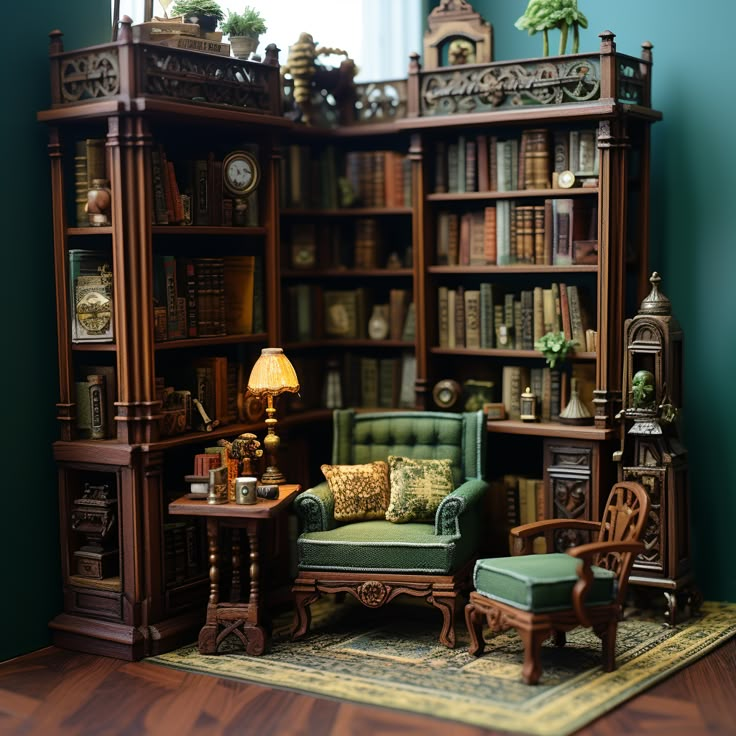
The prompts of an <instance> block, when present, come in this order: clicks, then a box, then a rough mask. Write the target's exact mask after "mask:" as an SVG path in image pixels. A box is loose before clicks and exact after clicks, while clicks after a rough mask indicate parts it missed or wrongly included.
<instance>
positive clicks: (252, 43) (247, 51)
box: [230, 36, 258, 59]
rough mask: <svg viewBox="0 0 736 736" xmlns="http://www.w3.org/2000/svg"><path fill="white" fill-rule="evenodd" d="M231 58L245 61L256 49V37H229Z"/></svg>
mask: <svg viewBox="0 0 736 736" xmlns="http://www.w3.org/2000/svg"><path fill="white" fill-rule="evenodd" d="M230 46H231V47H232V51H233V56H235V57H236V58H238V59H247V58H248V57H249V56H250V55H251V54H252V53H253V52H254V51H255V50H256V49H257V48H258V36H230Z"/></svg>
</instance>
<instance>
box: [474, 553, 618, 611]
mask: <svg viewBox="0 0 736 736" xmlns="http://www.w3.org/2000/svg"><path fill="white" fill-rule="evenodd" d="M580 564H581V563H580V560H577V559H575V558H574V557H572V556H570V555H567V554H565V553H564V552H555V553H551V554H546V555H522V556H520V557H495V558H485V559H480V560H478V561H477V562H476V563H475V569H474V571H473V583H474V585H475V589H476V590H477V591H478V593H480V594H481V595H484V596H486V597H487V598H491V599H492V600H497V601H500V602H502V603H508V604H510V605H512V606H516V607H517V608H520V609H521V610H523V611H532V612H533V613H542V612H544V611H560V610H563V609H565V608H571V607H572V589H573V587H574V586H575V583H577V581H578V579H579V578H578V576H577V568H578V565H580ZM591 570H592V572H593V578H594V579H593V584H592V585H591V586H590V588H589V590H588V594H587V596H586V598H585V602H586V605H592V606H595V605H603V604H606V603H612V602H613V600H614V599H615V598H616V592H617V591H616V587H617V581H616V576H615V574H614V573H613V572H611V570H606V569H604V568H602V567H597V566H595V565H593V566H592V567H591Z"/></svg>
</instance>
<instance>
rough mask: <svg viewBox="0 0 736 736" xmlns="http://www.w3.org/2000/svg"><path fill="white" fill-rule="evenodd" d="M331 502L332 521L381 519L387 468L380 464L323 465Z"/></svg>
mask: <svg viewBox="0 0 736 736" xmlns="http://www.w3.org/2000/svg"><path fill="white" fill-rule="evenodd" d="M322 473H323V474H324V476H325V478H326V479H327V485H329V487H330V490H331V491H332V495H333V496H334V498H335V520H336V521H366V520H368V519H384V518H385V517H386V509H387V508H388V500H389V492H388V465H387V464H386V463H385V462H384V461H383V460H377V461H376V462H373V463H365V464H364V465H323V466H322Z"/></svg>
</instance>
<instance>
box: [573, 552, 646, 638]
mask: <svg viewBox="0 0 736 736" xmlns="http://www.w3.org/2000/svg"><path fill="white" fill-rule="evenodd" d="M644 549H645V547H644V544H643V543H642V542H636V541H625V542H591V543H590V544H581V545H580V546H578V547H571V548H570V549H568V550H566V552H567V554H569V555H570V556H571V557H576V558H578V559H579V560H580V563H581V564H580V565H578V569H577V574H578V578H579V579H578V582H577V583H575V587H574V588H573V590H572V607H573V609H574V610H575V615H576V616H577V618H578V620H579V621H580V623H581V624H582V625H583V626H590V625H591V624H590V619H589V618H588V614H587V611H586V609H585V596H586V595H587V593H588V590H589V589H590V586H591V585H592V584H593V571H592V570H591V569H590V567H591V565H592V564H593V559H594V558H597V557H598V556H599V555H604V556H605V555H609V554H611V553H618V554H620V555H628V558H627V559H626V560H625V561H624V563H623V564H622V568H621V569H620V570H619V573H618V585H619V588H618V598H619V600H621V599H622V596H623V592H624V591H625V590H626V582H627V580H628V576H629V570H630V569H631V564H632V563H633V561H634V558H635V557H636V555H638V554H639V553H641V552H643V551H644Z"/></svg>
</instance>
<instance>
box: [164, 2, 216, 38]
mask: <svg viewBox="0 0 736 736" xmlns="http://www.w3.org/2000/svg"><path fill="white" fill-rule="evenodd" d="M171 14H172V15H173V16H178V15H182V16H184V20H185V21H186V22H187V23H198V24H199V29H200V31H203V32H205V33H208V32H211V31H214V30H215V29H216V28H217V24H218V23H219V22H220V21H221V20H222V19H223V18H224V17H225V12H224V11H223V9H222V8H221V7H220V5H219V4H218V3H216V2H215V0H175V2H174V4H173V5H172V7H171Z"/></svg>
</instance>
